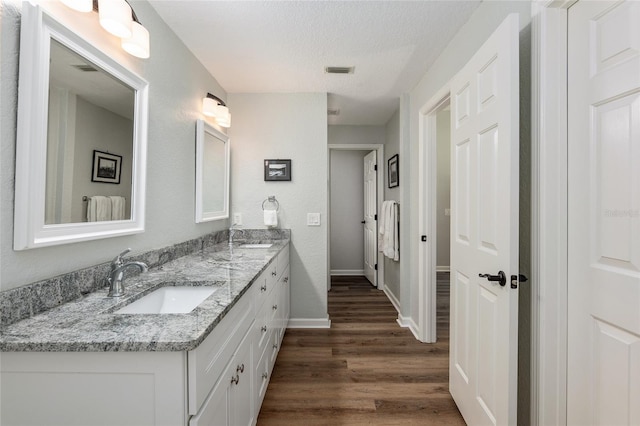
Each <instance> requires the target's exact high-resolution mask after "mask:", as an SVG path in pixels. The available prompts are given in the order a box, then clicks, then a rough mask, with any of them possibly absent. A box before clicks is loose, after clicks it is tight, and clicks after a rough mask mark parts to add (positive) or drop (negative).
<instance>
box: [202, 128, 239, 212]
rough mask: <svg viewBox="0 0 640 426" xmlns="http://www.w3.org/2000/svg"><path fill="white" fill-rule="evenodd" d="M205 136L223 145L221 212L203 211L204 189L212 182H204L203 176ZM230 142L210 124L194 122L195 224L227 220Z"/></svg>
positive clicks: (204, 168) (205, 165) (204, 169)
mask: <svg viewBox="0 0 640 426" xmlns="http://www.w3.org/2000/svg"><path fill="white" fill-rule="evenodd" d="M206 135H210V136H211V137H213V138H215V139H217V140H218V141H220V142H222V143H223V144H224V171H223V179H224V182H223V183H222V191H223V194H222V210H218V211H205V210H204V208H205V207H204V205H205V193H206V187H207V186H210V185H211V184H212V182H205V181H204V176H205V171H206V169H207V164H206V163H205V145H207V139H206ZM230 146H231V141H230V140H229V136H227V135H225V134H224V133H222V132H221V131H219V130H218V129H216V128H215V127H213V126H212V125H211V124H209V123H207V122H206V121H204V120H202V119H198V120H196V211H195V213H196V223H202V222H211V221H214V220H221V219H228V218H229V181H230V170H231V164H230V157H231V148H230Z"/></svg>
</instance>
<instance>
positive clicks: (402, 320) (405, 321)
mask: <svg viewBox="0 0 640 426" xmlns="http://www.w3.org/2000/svg"><path fill="white" fill-rule="evenodd" d="M396 322H397V323H398V325H400V327H402V328H408V329H409V331H411V333H412V334H413V337H415V338H416V340H420V338H419V337H418V325H417V324H416V323H415V322H414V321H413V318H411V317H405V316H402V315H398V319H397V320H396Z"/></svg>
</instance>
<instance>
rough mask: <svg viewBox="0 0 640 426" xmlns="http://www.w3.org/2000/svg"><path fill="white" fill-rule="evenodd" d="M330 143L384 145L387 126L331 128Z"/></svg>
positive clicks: (329, 132)
mask: <svg viewBox="0 0 640 426" xmlns="http://www.w3.org/2000/svg"><path fill="white" fill-rule="evenodd" d="M327 141H328V143H330V144H332V145H334V144H383V143H384V142H385V126H329V131H328V138H327Z"/></svg>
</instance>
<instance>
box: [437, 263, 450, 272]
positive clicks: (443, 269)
mask: <svg viewBox="0 0 640 426" xmlns="http://www.w3.org/2000/svg"><path fill="white" fill-rule="evenodd" d="M436 272H451V266H449V265H447V266H436Z"/></svg>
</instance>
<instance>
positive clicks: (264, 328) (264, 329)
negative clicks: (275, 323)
mask: <svg viewBox="0 0 640 426" xmlns="http://www.w3.org/2000/svg"><path fill="white" fill-rule="evenodd" d="M260 330H261V331H262V332H263V333H264V332H266V331H267V326H266V325H263V326H262V328H260Z"/></svg>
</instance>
